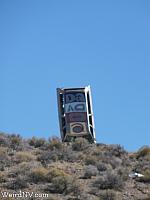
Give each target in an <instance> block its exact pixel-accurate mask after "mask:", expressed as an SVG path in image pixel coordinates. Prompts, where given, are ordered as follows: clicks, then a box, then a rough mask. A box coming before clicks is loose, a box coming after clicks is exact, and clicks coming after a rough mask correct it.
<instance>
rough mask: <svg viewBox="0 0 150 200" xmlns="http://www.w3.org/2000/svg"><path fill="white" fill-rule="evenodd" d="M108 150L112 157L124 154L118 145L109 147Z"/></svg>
mask: <svg viewBox="0 0 150 200" xmlns="http://www.w3.org/2000/svg"><path fill="white" fill-rule="evenodd" d="M108 149H109V152H110V153H111V154H112V155H113V156H118V157H121V156H122V155H124V154H126V151H125V150H124V148H123V147H122V146H121V145H119V144H116V145H110V146H109V148H108Z"/></svg>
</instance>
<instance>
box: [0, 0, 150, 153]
mask: <svg viewBox="0 0 150 200" xmlns="http://www.w3.org/2000/svg"><path fill="white" fill-rule="evenodd" d="M149 9H150V2H149V1H148V0H147V1H146V0H143V1H142V0H130V1H128V0H127V1H119V0H118V1H116V0H114V1H109V0H107V1H104V0H103V1H98V0H95V1H91V0H90V1H89V0H86V1H85V0H82V1H79V0H76V1H70V0H64V1H61V0H58V1H57V0H55V1H52V0H45V1H42V0H40V1H39V0H32V1H31V0H30V1H29V0H23V1H19V0H13V1H11V0H1V1H0V29H1V31H0V130H1V131H4V132H8V133H19V134H21V135H22V136H23V137H25V138H28V137H32V136H38V137H45V138H48V137H50V136H54V135H55V136H60V133H59V126H58V116H57V102H56V88H57V87H83V86H86V85H91V88H92V97H93V107H94V116H95V126H96V138H97V142H101V143H106V144H121V145H122V146H124V147H125V149H127V150H129V151H135V150H137V149H138V148H140V147H141V146H143V145H150V68H149V66H150V57H149V55H150V24H149V21H150V14H149Z"/></svg>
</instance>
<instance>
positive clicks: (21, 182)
mask: <svg viewBox="0 0 150 200" xmlns="http://www.w3.org/2000/svg"><path fill="white" fill-rule="evenodd" d="M6 187H7V189H11V190H18V189H24V188H27V187H28V183H27V180H26V179H25V177H23V176H18V177H17V178H16V179H15V180H13V181H11V182H8V183H7V185H6Z"/></svg>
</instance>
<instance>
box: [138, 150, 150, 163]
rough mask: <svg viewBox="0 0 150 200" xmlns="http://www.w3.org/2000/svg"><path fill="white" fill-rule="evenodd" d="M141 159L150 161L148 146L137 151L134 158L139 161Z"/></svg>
mask: <svg viewBox="0 0 150 200" xmlns="http://www.w3.org/2000/svg"><path fill="white" fill-rule="evenodd" d="M143 157H147V158H148V160H149V161H150V147H149V146H144V147H142V148H140V149H139V150H138V152H137V155H136V158H137V159H139V158H143Z"/></svg>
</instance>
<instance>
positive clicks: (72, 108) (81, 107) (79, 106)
mask: <svg viewBox="0 0 150 200" xmlns="http://www.w3.org/2000/svg"><path fill="white" fill-rule="evenodd" d="M65 112H66V113H70V112H86V105H85V103H77V102H74V103H68V104H65Z"/></svg>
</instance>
